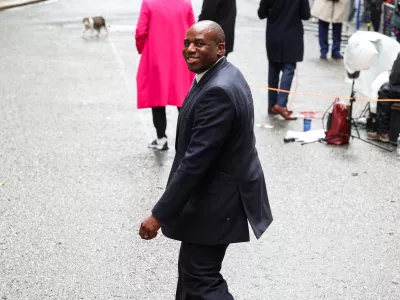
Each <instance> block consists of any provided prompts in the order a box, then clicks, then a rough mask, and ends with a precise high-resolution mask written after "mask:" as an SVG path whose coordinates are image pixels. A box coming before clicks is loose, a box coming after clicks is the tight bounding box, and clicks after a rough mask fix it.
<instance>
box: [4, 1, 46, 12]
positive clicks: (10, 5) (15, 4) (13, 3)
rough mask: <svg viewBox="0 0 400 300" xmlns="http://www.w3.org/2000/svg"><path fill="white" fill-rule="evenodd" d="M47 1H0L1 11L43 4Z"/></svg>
mask: <svg viewBox="0 0 400 300" xmlns="http://www.w3.org/2000/svg"><path fill="white" fill-rule="evenodd" d="M42 1H46V0H0V10H3V9H7V8H13V7H18V6H22V5H27V4H33V3H37V2H42Z"/></svg>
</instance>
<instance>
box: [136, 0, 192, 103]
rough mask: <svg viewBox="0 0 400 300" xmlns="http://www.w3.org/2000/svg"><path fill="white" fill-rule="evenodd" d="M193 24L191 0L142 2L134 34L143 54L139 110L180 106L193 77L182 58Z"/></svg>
mask: <svg viewBox="0 0 400 300" xmlns="http://www.w3.org/2000/svg"><path fill="white" fill-rule="evenodd" d="M194 23H195V19H194V14H193V8H192V3H191V0H143V2H142V7H141V10H140V16H139V20H138V23H137V27H136V35H135V38H136V47H137V50H138V52H139V54H141V55H142V56H141V58H140V64H139V69H138V73H137V77H136V82H137V99H138V100H137V107H138V108H149V107H155V106H167V105H173V106H177V107H181V106H182V102H183V100H184V99H185V97H186V94H187V93H188V91H189V89H190V87H191V84H192V81H193V78H194V75H195V74H193V73H191V72H190V71H189V70H188V67H187V65H186V62H185V60H184V58H183V56H182V49H183V40H184V38H185V34H186V31H187V30H188V29H189V27H190V26H192V25H193V24H194Z"/></svg>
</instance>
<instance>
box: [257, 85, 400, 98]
mask: <svg viewBox="0 0 400 300" xmlns="http://www.w3.org/2000/svg"><path fill="white" fill-rule="evenodd" d="M250 86H252V87H258V88H263V89H267V90H270V91H276V92H282V93H287V94H293V95H299V96H311V97H321V98H332V99H336V98H340V99H346V100H350V97H349V96H333V95H324V94H314V93H300V92H291V91H287V90H281V89H275V88H270V87H266V86H264V85H257V84H250ZM355 98H356V100H362V101H369V102H370V101H376V102H400V99H375V100H371V99H369V98H366V97H355Z"/></svg>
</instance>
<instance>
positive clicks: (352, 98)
mask: <svg viewBox="0 0 400 300" xmlns="http://www.w3.org/2000/svg"><path fill="white" fill-rule="evenodd" d="M352 79H353V83H352V85H351V94H350V99H349V100H350V106H349V110H348V114H347V119H346V121H347V123H348V124H349V125H350V126H349V133H348V134H341V133H338V134H337V135H335V136H330V137H328V138H326V137H325V138H321V139H318V140H317V141H314V142H310V143H302V144H301V145H306V144H311V143H315V142H326V141H329V140H332V139H336V138H340V137H343V136H348V137H351V138H353V139H354V138H356V139H358V140H360V141H363V142H364V143H367V144H370V145H373V146H375V147H377V148H380V149H383V150H386V151H389V152H393V151H392V150H389V149H387V148H385V147H382V146H380V145H377V144H375V143H372V142H370V141H368V140H365V139H363V138H361V136H360V131H359V130H358V127H359V125H358V124H357V123H356V121H355V120H354V118H353V107H354V102H356V97H355V96H356V92H355V90H354V84H355V77H352ZM332 105H333V104H332ZM328 110H329V108H328ZM353 126H354V128H355V129H356V132H357V136H355V135H353V134H352V127H353Z"/></svg>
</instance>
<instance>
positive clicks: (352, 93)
mask: <svg viewBox="0 0 400 300" xmlns="http://www.w3.org/2000/svg"><path fill="white" fill-rule="evenodd" d="M354 82H355V78H353V83H352V85H351V94H350V107H349V114H348V116H347V122H349V123H350V128H349V136H350V137H351V138H353V139H354V138H356V139H358V140H360V141H363V142H365V143H367V144H370V145H373V146H375V147H378V148H380V149H383V150H386V151H389V152H393V151H392V150H389V149H387V148H385V147H382V146H380V145H377V144H375V143H371V142H370V141H368V140H365V139H362V138H361V136H360V131H359V130H358V124H357V123H356V121H355V120H354V118H353V104H354V102H356V97H355V95H356V93H355V91H354ZM353 126H354V127H355V129H356V131H357V136H354V135H352V133H351V129H352V127H353Z"/></svg>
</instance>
